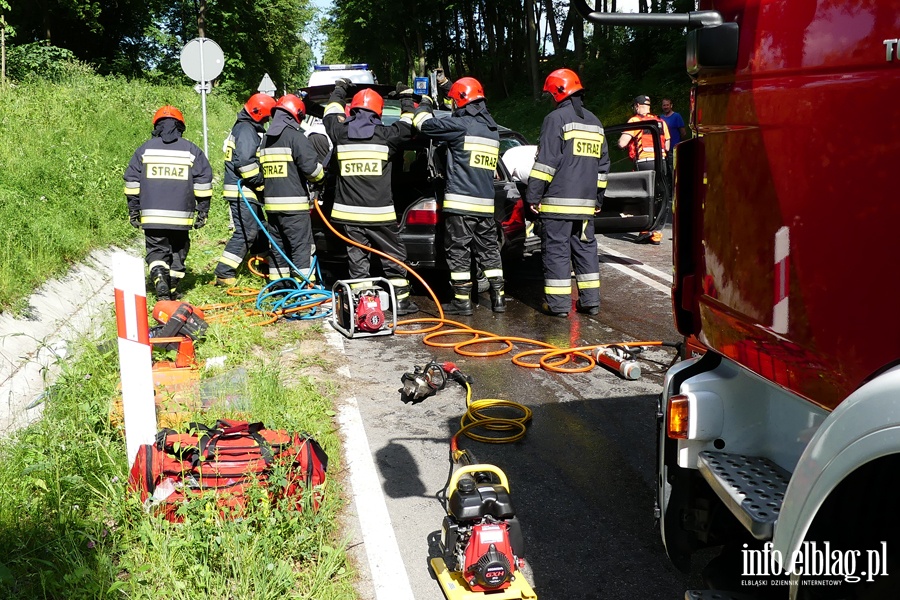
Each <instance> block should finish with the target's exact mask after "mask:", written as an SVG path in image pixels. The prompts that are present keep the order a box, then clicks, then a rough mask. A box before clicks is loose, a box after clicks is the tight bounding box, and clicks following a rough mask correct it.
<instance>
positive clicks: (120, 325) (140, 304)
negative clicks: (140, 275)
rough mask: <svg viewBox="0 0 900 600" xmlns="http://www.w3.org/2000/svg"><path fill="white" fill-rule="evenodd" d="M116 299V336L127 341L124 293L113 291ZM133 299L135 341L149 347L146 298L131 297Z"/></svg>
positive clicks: (117, 290)
mask: <svg viewBox="0 0 900 600" xmlns="http://www.w3.org/2000/svg"><path fill="white" fill-rule="evenodd" d="M115 297H116V334H117V335H118V336H119V337H120V338H122V339H123V340H127V339H129V337H128V322H127V321H126V316H125V315H126V312H125V292H123V291H122V290H119V289H116V290H115ZM132 298H134V311H135V321H136V322H135V323H134V324H133V327H134V329H135V330H136V331H137V340H135V341H136V342H138V343H141V344H145V345H147V346H149V345H150V323H149V320H148V317H147V297H146V296H137V295H135V296H132Z"/></svg>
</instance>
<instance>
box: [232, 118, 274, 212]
mask: <svg viewBox="0 0 900 600" xmlns="http://www.w3.org/2000/svg"><path fill="white" fill-rule="evenodd" d="M265 132H266V129H265V127H264V126H263V124H262V123H257V122H256V121H254V120H253V118H252V117H250V115H248V114H247V111H246V110H245V109H243V108H242V109H241V112H239V113H238V115H237V121H236V122H235V123H234V126H233V127H232V128H231V133H230V134H229V135H228V138H227V139H226V140H225V177H224V179H223V189H222V196H224V197H225V199H226V200H228V201H230V202H234V201H236V200H240V193H239V191H238V181H240V182H241V187H242V188H243V190H244V195H245V196H246V197H247V200H249V201H251V202H254V203H256V204H259V202H260V198H259V197H257V194H256V192H260V191H262V188H263V176H262V172H261V171H260V167H259V146H260V144H261V143H262V137H263V134H265Z"/></svg>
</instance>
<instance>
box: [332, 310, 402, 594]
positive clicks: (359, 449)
mask: <svg viewBox="0 0 900 600" xmlns="http://www.w3.org/2000/svg"><path fill="white" fill-rule="evenodd" d="M325 337H326V339H327V340H328V344H329V345H330V346H332V347H334V348H338V349H340V351H341V352H343V351H344V343H343V338H342V337H341V335H340V334H339V333H338V332H337V331H334V330H333V329H331V328H330V327H327V328H326V332H325ZM339 372H340V373H341V374H342V375H344V376H346V377H348V378H349V377H350V370H349V369H348V368H346V367H341V369H339ZM337 419H338V423H339V424H340V426H341V432H342V433H343V434H344V459H345V460H346V461H347V467H348V468H349V469H350V487H351V488H352V489H353V503H354V504H355V505H356V514H357V516H358V518H359V527H360V531H361V532H362V537H363V545H364V546H365V549H366V557H367V558H368V559H369V571H370V572H371V575H372V587H373V588H374V590H375V597H376V598H377V599H378V600H415V596H414V595H413V591H412V587H411V586H410V583H409V575H408V574H407V573H406V567H405V566H404V565H403V557H402V556H401V555H400V548H399V546H397V538H396V536H394V526H393V524H392V523H391V516H390V514H389V513H388V509H387V503H386V502H385V499H384V491H383V490H382V487H381V481H380V480H379V479H378V471H377V470H376V469H375V461H374V460H373V459H372V451H371V449H370V447H369V438H368V436H366V429H365V427H364V426H363V422H362V415H361V414H360V413H359V405H358V403H357V401H356V398H352V397H351V398H347V399H346V400H345V401H344V404H343V405H342V406H341V407H340V408H339V409H338V417H337Z"/></svg>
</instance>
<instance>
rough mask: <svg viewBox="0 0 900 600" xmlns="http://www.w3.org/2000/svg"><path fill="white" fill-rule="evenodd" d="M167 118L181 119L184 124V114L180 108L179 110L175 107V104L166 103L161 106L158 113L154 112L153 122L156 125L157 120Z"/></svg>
mask: <svg viewBox="0 0 900 600" xmlns="http://www.w3.org/2000/svg"><path fill="white" fill-rule="evenodd" d="M166 118H171V119H176V120H178V121H181V124H182V125H184V115H183V114H181V111H180V110H178V109H177V108H175V107H174V106H172V105H170V104H166V105H165V106H163V107H162V108H160V109H159V110H158V111H156V113H154V115H153V124H154V125H156V122H157V121H159V120H160V119H166Z"/></svg>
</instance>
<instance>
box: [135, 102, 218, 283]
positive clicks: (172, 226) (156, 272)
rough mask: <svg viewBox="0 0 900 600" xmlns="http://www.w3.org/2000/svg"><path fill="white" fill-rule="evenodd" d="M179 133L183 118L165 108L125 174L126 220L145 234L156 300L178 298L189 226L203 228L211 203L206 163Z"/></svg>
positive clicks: (210, 178) (157, 115) (176, 110)
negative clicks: (140, 228)
mask: <svg viewBox="0 0 900 600" xmlns="http://www.w3.org/2000/svg"><path fill="white" fill-rule="evenodd" d="M183 133H184V115H182V114H181V111H180V110H178V109H177V108H175V107H174V106H168V105H167V106H163V107H162V108H160V109H159V110H157V111H156V114H154V115H153V137H151V138H150V139H149V140H147V141H146V142H144V143H143V144H142V145H141V147H140V148H138V149H137V150H135V152H134V155H132V157H131V161H130V162H129V163H128V167H127V168H126V169H125V177H124V178H125V197H126V198H127V199H128V216H129V219H130V220H131V224H132V225H133V226H134V227H142V228H143V230H144V241H145V243H146V250H147V256H146V261H147V266H148V267H149V268H150V282H151V283H152V285H153V287H154V288H155V290H156V297H157V299H158V300H169V299H175V298H176V297H177V289H176V288H177V286H178V282H179V281H180V280H181V279H182V278H184V274H185V266H184V265H185V261H186V260H187V255H188V251H189V250H190V247H191V240H190V237H189V233H190V230H191V227H193V228H194V229H200V228H201V227H203V226H204V225H205V224H206V218H207V217H208V216H209V203H210V200H211V199H212V177H213V174H212V167H210V166H209V160H207V158H206V155H205V154H203V151H202V150H200V148H198V147H197V146H196V145H195V144H194V143H192V142H189V141H188V140H186V139H184V138H183V137H181V135H182V134H183ZM195 213H196V217H195Z"/></svg>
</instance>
